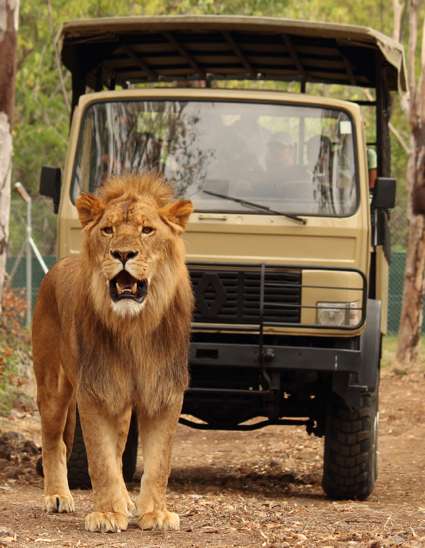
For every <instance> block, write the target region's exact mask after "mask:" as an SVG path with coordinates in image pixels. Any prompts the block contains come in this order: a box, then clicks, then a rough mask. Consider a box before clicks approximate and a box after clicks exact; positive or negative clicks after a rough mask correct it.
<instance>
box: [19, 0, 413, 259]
mask: <svg viewBox="0 0 425 548" xmlns="http://www.w3.org/2000/svg"><path fill="white" fill-rule="evenodd" d="M353 8H354V6H353V5H352V4H350V3H342V2H336V1H335V0H179V1H177V0H144V1H143V2H138V1H136V0H85V1H84V2H83V1H82V0H71V1H65V0H47V2H46V0H32V1H31V2H23V3H22V5H21V13H20V29H19V51H18V73H17V86H16V111H15V129H14V150H15V153H14V176H13V180H14V181H21V182H22V183H23V184H24V185H25V186H26V187H27V188H28V189H29V191H30V192H31V194H32V195H33V196H34V197H35V196H37V194H38V180H39V173H40V168H41V166H42V165H43V164H47V165H54V166H63V162H64V158H65V151H66V146H67V136H68V123H69V108H68V106H67V104H69V96H70V91H69V88H70V78H69V75H68V74H66V73H63V74H61V73H60V71H59V64H60V63H59V58H58V44H57V34H58V31H59V29H60V27H61V25H62V24H63V22H64V21H67V20H72V19H78V18H86V17H106V16H118V15H122V16H129V15H176V14H178V15H184V14H189V13H190V14H194V15H196V14H209V15H213V14H217V15H223V14H239V15H258V16H259V15H263V16H274V17H286V18H300V19H308V20H315V21H317V20H319V21H320V20H322V21H331V22H335V23H346V24H359V25H367V26H372V27H374V28H376V29H378V30H381V31H383V32H385V33H386V34H390V35H391V33H392V10H391V9H389V6H388V2H386V1H384V0H379V1H377V0H358V1H357V2H356V4H355V9H353ZM404 19H405V21H404V23H403V24H404V27H403V29H404V34H405V35H406V28H405V27H406V24H407V22H406V19H407V18H406V17H405V18H404ZM227 85H229V84H227ZM276 87H278V88H280V89H291V88H293V87H294V86H293V85H292V86H291V85H288V84H279V85H277V86H276ZM316 88H317V87H316ZM317 89H318V92H319V93H323V92H322V91H321V90H320V89H319V88H317ZM344 93H345V90H343V89H342V88H340V89H335V94H336V96H340V97H345V98H346V97H347V96H346V95H344ZM359 93H363V92H359ZM366 118H367V116H366ZM393 123H394V125H395V126H396V127H397V128H398V129H399V131H401V132H402V134H404V135H406V134H408V128H407V124H406V121H405V117H404V115H403V114H402V113H401V112H400V109H399V108H398V101H397V100H396V101H395V105H394V113H393ZM392 163H393V170H394V173H395V175H396V176H397V177H398V179H399V181H400V182H402V181H404V174H405V167H406V153H405V152H404V150H403V149H402V147H400V145H399V144H398V142H397V141H396V140H394V139H393V159H392ZM399 189H400V191H399V202H400V208H399V210H398V212H396V215H395V218H396V219H398V220H399V222H400V223H402V224H403V223H404V224H403V226H404V225H405V221H404V211H405V202H406V198H405V196H406V190H405V187H404V184H403V182H402V184H401V185H400V187H399ZM23 209H24V208H23V204H20V203H19V200H18V199H14V200H13V202H12V215H11V219H12V222H11V245H10V247H11V249H10V251H11V253H12V254H16V253H17V252H18V250H19V248H20V244H21V242H22V238H23V237H24V228H23V225H22V223H21V222H20V221H19V220H18V219H19V215H22V213H23ZM55 225H56V217H55V216H54V215H53V213H52V210H51V206H50V204H49V203H47V202H46V201H45V200H42V199H37V200H36V201H35V202H34V239H35V240H36V242H37V243H38V244H39V245H40V247H41V251H42V252H43V253H45V254H51V253H52V251H53V249H54V239H55ZM397 237H398V241H397V243H398V244H399V245H403V238H404V233H403V230H399V229H398V230H397Z"/></svg>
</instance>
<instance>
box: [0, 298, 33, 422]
mask: <svg viewBox="0 0 425 548" xmlns="http://www.w3.org/2000/svg"><path fill="white" fill-rule="evenodd" d="M24 317H25V300H24V299H23V298H22V296H20V295H19V294H18V293H16V292H13V291H12V290H10V289H6V290H5V291H4V293H3V300H2V316H1V319H0V415H5V414H8V412H9V411H10V409H11V408H12V405H13V403H14V400H15V398H16V397H17V396H18V394H19V392H20V390H19V387H20V385H21V384H22V383H23V382H24V377H25V376H26V375H27V372H28V368H29V366H30V337H29V333H28V331H27V329H26V328H25V327H23V321H24Z"/></svg>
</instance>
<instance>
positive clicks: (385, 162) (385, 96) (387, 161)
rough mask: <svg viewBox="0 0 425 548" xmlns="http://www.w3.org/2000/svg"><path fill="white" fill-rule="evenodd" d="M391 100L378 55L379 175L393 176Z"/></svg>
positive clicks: (380, 58)
mask: <svg viewBox="0 0 425 548" xmlns="http://www.w3.org/2000/svg"><path fill="white" fill-rule="evenodd" d="M390 116H391V98H390V92H389V91H388V86H387V78H386V71H385V68H384V67H383V65H382V57H381V55H379V54H377V55H376V147H377V153H378V175H379V176H381V177H389V176H390V174H391V144H390V130H389V122H390Z"/></svg>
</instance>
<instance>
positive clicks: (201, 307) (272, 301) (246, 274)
mask: <svg viewBox="0 0 425 548" xmlns="http://www.w3.org/2000/svg"><path fill="white" fill-rule="evenodd" d="M189 271H190V276H191V279H192V285H193V290H194V293H195V301H196V304H195V314H194V321H195V322H204V323H237V324H258V323H260V322H261V321H262V322H284V323H293V324H297V323H300V317H301V285H302V284H301V270H300V269H292V268H283V267H275V266H249V265H247V266H244V267H243V270H242V269H241V266H240V265H239V266H238V267H232V266H229V267H226V266H224V267H223V266H222V265H220V266H217V265H216V266H214V265H189ZM262 286H263V303H262V299H261V295H262Z"/></svg>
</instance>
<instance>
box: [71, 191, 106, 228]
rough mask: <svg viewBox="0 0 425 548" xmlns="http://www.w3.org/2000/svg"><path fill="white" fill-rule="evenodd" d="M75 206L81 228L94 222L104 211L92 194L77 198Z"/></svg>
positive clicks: (100, 202) (99, 201)
mask: <svg viewBox="0 0 425 548" xmlns="http://www.w3.org/2000/svg"><path fill="white" fill-rule="evenodd" d="M75 205H76V206H77V211H78V216H79V218H80V223H81V225H82V226H83V227H84V226H86V225H88V224H89V223H91V222H93V221H96V220H97V219H98V218H99V217H100V215H101V214H102V213H103V210H104V209H105V206H104V204H103V202H102V200H100V198H97V197H96V196H93V194H81V196H79V197H78V198H77V201H76V203H75Z"/></svg>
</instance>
